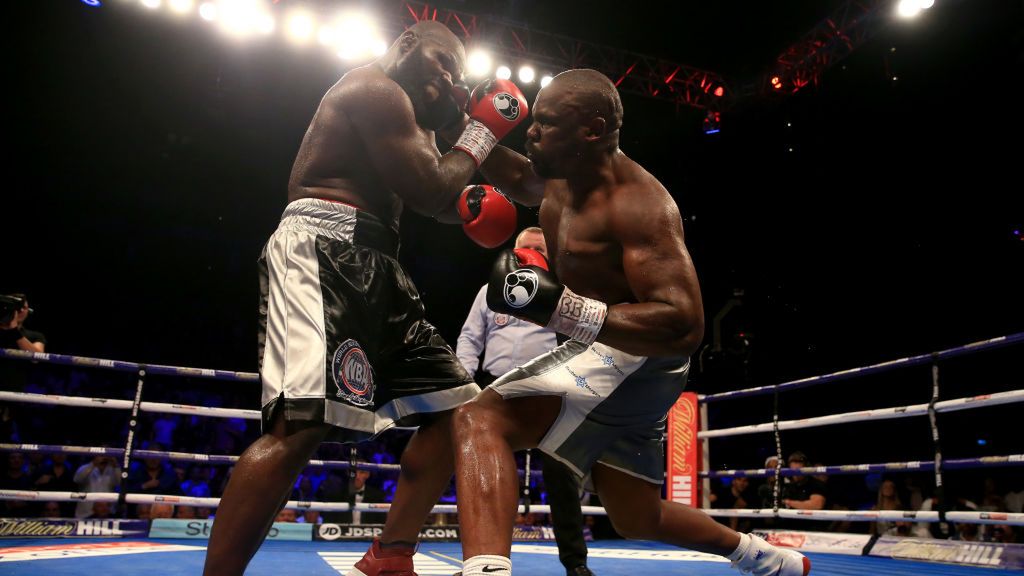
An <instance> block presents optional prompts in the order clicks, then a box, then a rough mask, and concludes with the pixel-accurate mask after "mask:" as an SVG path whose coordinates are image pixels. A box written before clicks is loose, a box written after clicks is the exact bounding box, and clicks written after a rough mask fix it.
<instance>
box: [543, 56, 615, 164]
mask: <svg viewBox="0 0 1024 576" xmlns="http://www.w3.org/2000/svg"><path fill="white" fill-rule="evenodd" d="M533 119H534V122H533V124H532V125H531V126H530V130H529V131H527V134H526V137H527V145H526V149H527V153H528V155H529V157H530V159H531V160H532V161H533V165H534V170H535V171H536V172H537V174H538V175H540V176H542V177H544V178H565V177H566V174H567V173H569V172H572V171H573V170H574V169H575V167H576V166H577V165H578V164H579V163H580V162H581V161H583V160H584V159H586V158H590V157H593V156H594V155H600V154H607V153H609V152H614V151H615V150H617V149H618V147H619V128H620V127H621V126H622V100H621V99H620V98H619V91H618V90H616V88H615V85H614V84H613V83H612V81H611V80H609V79H608V77H607V76H605V75H604V74H601V73H600V72H598V71H596V70H588V69H580V70H569V71H566V72H562V73H561V74H559V75H558V76H555V77H554V78H553V79H552V80H551V83H550V84H548V85H547V86H546V87H544V88H543V89H542V90H541V91H540V93H539V94H538V95H537V101H536V103H535V104H534V108H533Z"/></svg>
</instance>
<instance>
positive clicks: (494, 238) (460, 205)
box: [455, 184, 516, 248]
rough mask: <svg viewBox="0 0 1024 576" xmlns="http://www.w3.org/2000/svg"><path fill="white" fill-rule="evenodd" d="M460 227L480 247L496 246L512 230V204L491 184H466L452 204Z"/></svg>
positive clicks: (510, 235) (514, 213) (514, 211)
mask: <svg viewBox="0 0 1024 576" xmlns="http://www.w3.org/2000/svg"><path fill="white" fill-rule="evenodd" d="M455 207H456V209H457V210H458V212H459V217H460V218H462V229H463V230H464V231H465V232H466V236H469V237H470V239H472V240H473V241H474V242H476V243H477V244H479V245H481V246H483V247H484V248H497V247H498V246H501V245H502V244H504V243H505V242H507V241H508V239H509V238H511V237H512V234H514V233H515V231H516V207H515V205H513V204H512V201H511V200H509V199H508V198H506V197H505V195H504V194H502V193H501V192H500V191H499V190H498V189H497V188H495V187H494V186H488V185H487V184H480V185H474V186H466V188H465V189H463V190H462V194H460V195H459V201H458V202H456V204H455Z"/></svg>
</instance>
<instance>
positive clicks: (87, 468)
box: [75, 456, 121, 518]
mask: <svg viewBox="0 0 1024 576" xmlns="http://www.w3.org/2000/svg"><path fill="white" fill-rule="evenodd" d="M120 481H121V468H120V467H118V465H117V463H116V462H115V461H114V459H113V458H111V457H110V456H97V457H95V458H93V459H92V462H90V463H88V464H83V465H81V466H79V467H78V470H76V471H75V484H77V485H78V491H79V492H114V491H116V490H117V486H118V483H119V482H120ZM92 504H93V503H92V502H79V503H78V507H77V508H76V509H75V517H76V518H85V517H87V516H89V515H90V514H92Z"/></svg>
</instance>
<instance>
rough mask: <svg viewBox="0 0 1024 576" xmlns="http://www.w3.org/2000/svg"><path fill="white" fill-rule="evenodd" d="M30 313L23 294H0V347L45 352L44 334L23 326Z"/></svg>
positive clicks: (30, 310)
mask: <svg viewBox="0 0 1024 576" xmlns="http://www.w3.org/2000/svg"><path fill="white" fill-rule="evenodd" d="M30 313H32V309H31V308H29V306H28V299H27V298H25V295H24V294H0V348H14V349H16V350H27V351H29V352H45V351H46V336H44V335H43V334H42V333H41V332H36V331H34V330H29V329H28V328H25V319H26V318H28V315H29V314H30Z"/></svg>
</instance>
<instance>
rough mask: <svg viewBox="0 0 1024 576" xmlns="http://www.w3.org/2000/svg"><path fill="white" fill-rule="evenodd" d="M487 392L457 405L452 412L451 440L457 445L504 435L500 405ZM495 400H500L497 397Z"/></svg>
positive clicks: (462, 445)
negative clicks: (488, 396) (475, 398)
mask: <svg viewBox="0 0 1024 576" xmlns="http://www.w3.org/2000/svg"><path fill="white" fill-rule="evenodd" d="M487 394H488V393H484V394H481V395H480V397H479V398H478V399H477V400H473V401H471V402H467V403H465V404H463V405H462V406H459V407H458V408H456V409H455V412H454V413H453V414H452V424H451V429H452V440H453V441H454V443H455V445H456V446H457V447H465V446H467V445H472V444H474V443H475V442H477V441H480V440H485V439H494V438H504V437H505V430H504V428H505V427H504V425H503V421H504V417H503V415H502V411H501V410H500V406H497V405H496V404H495V402H494V401H493V399H489V398H487ZM490 394H493V392H490ZM495 396H496V395H495ZM497 402H501V400H500V399H498V400H497Z"/></svg>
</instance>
